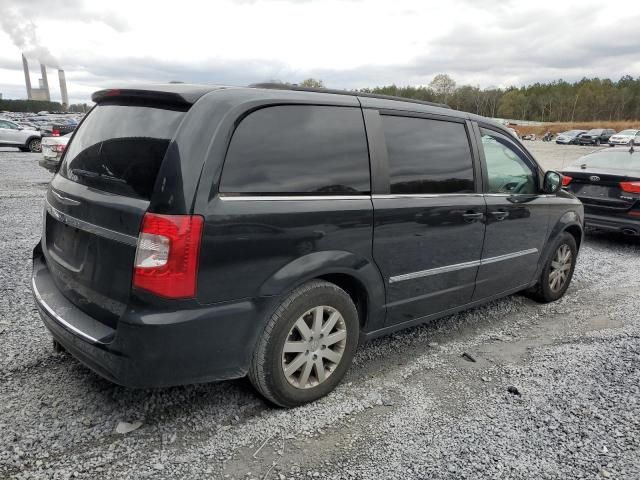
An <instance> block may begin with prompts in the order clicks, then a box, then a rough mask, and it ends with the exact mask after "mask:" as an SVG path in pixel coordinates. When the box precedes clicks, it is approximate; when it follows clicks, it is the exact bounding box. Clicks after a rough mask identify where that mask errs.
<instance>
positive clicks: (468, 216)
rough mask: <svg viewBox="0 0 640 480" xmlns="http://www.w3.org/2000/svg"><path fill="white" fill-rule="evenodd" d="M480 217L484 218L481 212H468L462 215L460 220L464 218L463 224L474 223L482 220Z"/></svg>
mask: <svg viewBox="0 0 640 480" xmlns="http://www.w3.org/2000/svg"><path fill="white" fill-rule="evenodd" d="M482 217H484V213H482V212H474V211H469V212H467V213H463V214H462V218H464V220H465V222H475V221H476V220H482Z"/></svg>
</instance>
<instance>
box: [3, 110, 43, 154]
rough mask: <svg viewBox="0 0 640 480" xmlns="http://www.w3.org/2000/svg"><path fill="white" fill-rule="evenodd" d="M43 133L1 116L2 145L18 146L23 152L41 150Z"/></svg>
mask: <svg viewBox="0 0 640 480" xmlns="http://www.w3.org/2000/svg"><path fill="white" fill-rule="evenodd" d="M41 137H42V135H41V134H40V132H39V131H37V130H32V129H30V128H25V127H21V126H20V125H18V124H17V123H15V122H11V121H9V120H4V119H1V118H0V147H16V148H19V149H20V150H21V151H23V152H39V151H40V139H41Z"/></svg>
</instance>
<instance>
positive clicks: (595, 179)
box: [589, 175, 600, 182]
mask: <svg viewBox="0 0 640 480" xmlns="http://www.w3.org/2000/svg"><path fill="white" fill-rule="evenodd" d="M589 180H591V181H592V182H599V181H600V177H599V176H597V175H592V176H590V177H589Z"/></svg>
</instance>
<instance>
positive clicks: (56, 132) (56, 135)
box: [51, 128, 60, 137]
mask: <svg viewBox="0 0 640 480" xmlns="http://www.w3.org/2000/svg"><path fill="white" fill-rule="evenodd" d="M51 136H52V137H59V136H60V130H58V129H57V128H54V129H53V130H51Z"/></svg>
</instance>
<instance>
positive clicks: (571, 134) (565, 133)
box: [561, 130, 583, 137]
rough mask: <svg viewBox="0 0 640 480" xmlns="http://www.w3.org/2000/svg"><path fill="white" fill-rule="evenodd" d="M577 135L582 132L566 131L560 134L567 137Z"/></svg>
mask: <svg viewBox="0 0 640 480" xmlns="http://www.w3.org/2000/svg"><path fill="white" fill-rule="evenodd" d="M579 133H583V131H582V130H567V131H566V132H564V133H562V134H561V135H567V136H568V137H575V136H576V135H578V134H579Z"/></svg>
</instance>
